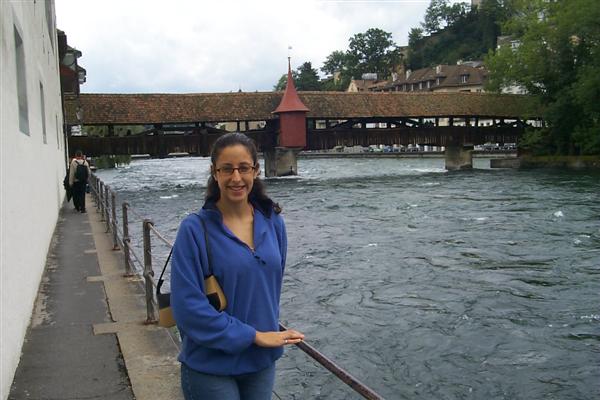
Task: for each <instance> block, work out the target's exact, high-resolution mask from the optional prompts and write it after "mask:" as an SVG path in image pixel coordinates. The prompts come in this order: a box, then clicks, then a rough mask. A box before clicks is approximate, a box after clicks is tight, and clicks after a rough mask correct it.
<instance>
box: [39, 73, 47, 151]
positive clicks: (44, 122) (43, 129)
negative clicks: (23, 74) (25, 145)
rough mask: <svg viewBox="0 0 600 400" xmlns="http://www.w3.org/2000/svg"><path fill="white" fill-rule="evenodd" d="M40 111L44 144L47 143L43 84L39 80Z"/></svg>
mask: <svg viewBox="0 0 600 400" xmlns="http://www.w3.org/2000/svg"><path fill="white" fill-rule="evenodd" d="M40 113H41V114H42V115H41V117H42V140H43V141H44V144H47V143H48V138H47V137H46V100H45V99H44V85H43V84H42V82H40Z"/></svg>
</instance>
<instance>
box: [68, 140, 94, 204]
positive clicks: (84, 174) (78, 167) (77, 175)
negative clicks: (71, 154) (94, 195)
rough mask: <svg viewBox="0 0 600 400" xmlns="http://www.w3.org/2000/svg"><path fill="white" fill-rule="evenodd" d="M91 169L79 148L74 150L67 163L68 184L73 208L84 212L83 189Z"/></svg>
mask: <svg viewBox="0 0 600 400" xmlns="http://www.w3.org/2000/svg"><path fill="white" fill-rule="evenodd" d="M91 173H92V171H91V170H90V165H89V164H88V162H87V161H86V160H85V158H84V157H83V153H82V151H81V150H77V151H76V152H75V158H73V160H72V161H71V164H70V165H69V186H70V187H71V195H72V196H73V204H74V205H75V210H77V211H79V212H82V213H85V189H86V186H87V183H88V179H89V177H90V175H91Z"/></svg>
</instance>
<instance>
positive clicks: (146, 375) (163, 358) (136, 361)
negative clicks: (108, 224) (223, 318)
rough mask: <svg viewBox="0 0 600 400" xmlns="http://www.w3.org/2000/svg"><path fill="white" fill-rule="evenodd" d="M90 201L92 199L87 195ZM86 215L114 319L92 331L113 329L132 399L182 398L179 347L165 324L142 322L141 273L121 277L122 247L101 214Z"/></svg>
mask: <svg viewBox="0 0 600 400" xmlns="http://www.w3.org/2000/svg"><path fill="white" fill-rule="evenodd" d="M89 200H90V201H91V199H89ZM91 210H92V209H91V207H90V212H89V213H88V218H89V221H90V224H91V229H92V232H93V235H94V242H95V244H96V250H97V257H98V263H99V267H100V271H101V275H100V276H89V277H87V279H88V280H89V281H93V282H103V284H104V290H105V292H106V298H107V302H108V306H109V311H110V315H111V318H112V320H113V321H115V322H112V323H110V322H109V323H101V324H95V325H93V330H94V334H95V335H104V334H109V333H116V335H117V339H118V341H119V346H120V348H121V353H122V355H123V359H124V361H125V367H126V369H127V373H128V375H129V379H130V382H131V387H132V390H133V393H134V395H135V398H136V400H154V399H173V400H177V399H183V394H182V393H181V384H180V377H179V376H180V372H179V371H180V365H179V362H178V361H177V356H178V353H179V349H178V348H177V346H176V344H175V342H174V341H173V339H172V338H171V336H170V334H169V332H168V331H167V330H166V329H163V328H159V327H158V326H156V325H145V324H144V321H145V320H146V301H145V294H144V291H143V287H142V285H140V281H141V280H140V278H139V277H129V278H128V277H124V276H123V274H124V273H125V269H124V265H123V253H122V251H114V250H113V243H112V236H110V234H107V233H106V229H105V225H104V223H103V222H101V221H100V219H101V218H100V215H99V214H98V213H96V212H93V211H91Z"/></svg>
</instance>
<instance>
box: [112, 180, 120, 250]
mask: <svg viewBox="0 0 600 400" xmlns="http://www.w3.org/2000/svg"><path fill="white" fill-rule="evenodd" d="M110 198H111V203H112V231H113V250H119V241H118V240H119V238H118V237H117V196H116V194H115V192H114V190H111V191H110Z"/></svg>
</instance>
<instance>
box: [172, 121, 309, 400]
mask: <svg viewBox="0 0 600 400" xmlns="http://www.w3.org/2000/svg"><path fill="white" fill-rule="evenodd" d="M259 175H260V166H259V163H258V155H257V150H256V146H255V145H254V142H253V141H252V140H251V139H249V138H248V137H247V136H245V135H243V134H241V133H228V134H226V135H224V136H221V137H220V138H219V139H217V141H216V142H215V144H214V146H213V149H212V152H211V174H210V177H209V179H208V187H207V189H206V195H205V203H204V206H203V207H202V209H201V210H199V211H198V212H195V213H192V214H190V215H189V216H187V217H186V218H185V219H184V220H183V221H182V222H181V225H180V227H179V231H178V233H177V237H176V240H175V244H174V247H173V256H172V257H173V258H172V264H171V267H172V270H171V306H172V310H173V315H174V317H175V321H176V323H177V327H178V329H179V332H180V334H181V340H182V349H181V352H180V354H179V361H180V362H181V387H182V390H183V393H184V396H185V399H186V400H192V399H204V400H212V399H215V400H217V399H218V400H267V399H271V395H272V390H273V385H274V382H275V362H276V360H277V359H279V358H280V357H281V355H282V354H283V346H286V345H292V344H296V343H299V342H301V341H302V340H303V339H304V335H303V334H302V333H300V332H298V331H296V330H286V331H279V300H280V294H281V287H282V280H283V273H284V269H285V261H286V254H287V236H286V230H285V224H284V222H283V218H282V217H281V215H280V212H281V208H280V206H279V205H278V204H277V203H274V202H273V201H272V200H271V199H270V198H269V197H268V196H267V195H266V193H265V189H264V185H263V183H262V181H261V180H260V179H259ZM207 252H208V253H207ZM209 263H211V265H210V267H209ZM209 270H210V271H211V272H212V274H213V275H214V276H215V278H216V279H217V281H218V283H219V285H220V286H221V288H222V290H223V293H224V295H225V298H226V303H227V305H226V307H225V309H224V310H223V311H218V310H217V309H215V308H214V307H213V306H212V305H211V303H210V301H209V298H208V297H207V296H206V293H205V291H204V279H205V278H206V277H207V276H208V275H210V272H209Z"/></svg>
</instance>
